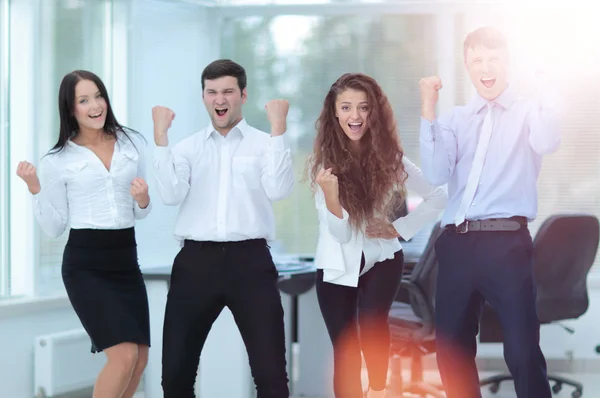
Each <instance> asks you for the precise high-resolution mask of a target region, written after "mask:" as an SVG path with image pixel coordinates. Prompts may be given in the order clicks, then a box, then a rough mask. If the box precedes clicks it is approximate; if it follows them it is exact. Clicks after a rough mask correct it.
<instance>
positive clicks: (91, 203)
mask: <svg viewBox="0 0 600 398" xmlns="http://www.w3.org/2000/svg"><path fill="white" fill-rule="evenodd" d="M128 136H129V137H130V139H129V138H127V137H126V136H125V135H124V134H123V133H118V135H117V142H116V143H115V149H114V153H113V157H112V161H111V164H110V169H109V170H108V169H107V168H106V166H104V163H102V161H101V160H100V158H99V157H98V156H97V155H96V154H95V153H94V152H93V151H92V150H90V149H89V148H86V147H84V146H80V145H77V144H75V143H74V142H72V141H71V140H69V141H67V142H66V144H65V147H64V149H63V150H62V151H60V152H51V153H49V154H47V155H45V156H44V157H43V158H42V160H41V162H40V166H39V179H40V186H41V190H40V192H38V193H37V194H36V195H32V196H33V210H34V214H35V217H36V219H37V220H38V222H39V223H40V225H41V227H42V229H43V230H44V231H45V232H46V233H47V234H48V235H50V236H52V237H58V236H60V235H61V234H62V233H63V232H64V231H65V229H66V228H67V226H68V225H70V227H71V228H74V229H84V228H87V229H123V228H130V227H133V226H134V224H135V220H136V219H141V218H144V217H146V216H147V215H148V213H149V212H150V210H151V208H152V205H151V204H148V206H147V207H146V208H144V209H141V208H140V207H139V206H138V204H137V202H136V201H135V200H134V199H133V197H132V196H131V193H130V189H131V183H132V182H133V180H134V179H135V178H136V177H140V178H144V179H145V165H144V145H145V141H143V139H142V137H141V136H140V135H138V134H137V133H133V132H131V133H128Z"/></svg>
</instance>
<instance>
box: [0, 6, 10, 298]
mask: <svg viewBox="0 0 600 398" xmlns="http://www.w3.org/2000/svg"><path fill="white" fill-rule="evenodd" d="M9 31H10V3H9V0H0V52H1V54H0V161H1V162H2V166H1V167H0V219H1V220H3V222H2V223H0V298H1V297H6V296H8V295H10V261H9V259H10V233H9V229H10V207H9V206H10V201H9V200H8V198H9V192H10V191H9V170H10V153H9V152H10V151H9V148H10V136H9V126H10V119H9V114H10V101H9V97H10V81H9V76H10V75H9V73H10V68H9V65H10V40H9Z"/></svg>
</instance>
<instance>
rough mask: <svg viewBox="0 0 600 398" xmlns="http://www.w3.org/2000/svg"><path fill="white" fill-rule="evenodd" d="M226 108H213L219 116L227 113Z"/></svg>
mask: <svg viewBox="0 0 600 398" xmlns="http://www.w3.org/2000/svg"><path fill="white" fill-rule="evenodd" d="M227 110H228V109H227V108H215V112H217V115H218V116H219V117H222V116H225V114H226V113H227Z"/></svg>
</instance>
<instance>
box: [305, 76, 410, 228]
mask: <svg viewBox="0 0 600 398" xmlns="http://www.w3.org/2000/svg"><path fill="white" fill-rule="evenodd" d="M348 89H353V90H357V91H362V92H364V93H366V95H367V102H368V109H369V114H368V117H367V126H366V131H365V134H364V135H363V137H362V138H361V139H360V141H359V145H358V148H357V146H354V148H353V146H352V141H351V140H350V139H349V138H348V137H347V136H346V134H345V133H344V131H343V130H342V127H341V126H340V123H339V121H338V118H337V117H336V100H337V97H338V95H340V94H341V93H343V92H344V91H346V90H348ZM316 129H317V137H316V139H315V143H314V149H313V154H312V156H311V157H310V158H309V160H308V165H307V171H308V173H309V174H310V180H311V188H312V190H313V192H314V191H315V188H316V185H315V184H316V181H315V180H316V177H317V174H318V173H319V171H320V170H321V168H323V167H325V168H332V173H333V174H334V175H336V176H337V178H338V184H339V196H340V203H341V205H342V206H343V207H344V209H346V210H347V211H348V214H349V221H350V224H351V225H352V226H353V227H355V228H360V227H361V226H362V225H364V224H365V223H367V222H368V221H369V220H370V219H372V218H374V217H385V218H390V217H391V216H392V215H393V214H394V213H395V211H396V210H397V208H398V207H399V206H401V204H402V203H403V202H404V199H405V196H406V192H405V189H404V181H405V180H406V177H407V175H406V171H405V170H404V165H403V163H402V157H403V156H404V152H403V150H402V146H401V145H400V139H399V137H398V132H397V125H396V120H395V119H394V114H393V111H392V107H391V105H390V103H389V101H388V98H387V96H386V95H385V94H384V93H383V90H382V89H381V87H380V86H379V84H378V83H377V82H376V81H375V79H373V78H371V77H369V76H367V75H364V74H362V73H346V74H344V75H342V76H341V77H340V78H339V79H338V80H337V81H336V82H335V83H333V85H332V86H331V88H330V89H329V92H328V93H327V96H326V97H325V102H324V104H323V109H322V111H321V115H320V116H319V118H318V119H317V122H316Z"/></svg>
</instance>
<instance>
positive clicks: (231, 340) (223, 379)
mask: <svg viewBox="0 0 600 398" xmlns="http://www.w3.org/2000/svg"><path fill="white" fill-rule="evenodd" d="M303 260H304V261H303ZM274 262H275V264H276V266H277V270H278V271H279V275H280V276H279V287H280V289H281V291H282V292H283V293H285V294H282V295H281V296H282V297H281V301H282V305H283V308H284V317H285V329H286V330H285V334H286V343H287V347H286V356H287V358H286V360H287V363H288V375H290V379H291V370H292V365H293V361H292V355H291V353H292V344H293V343H294V342H296V341H297V340H298V337H297V336H298V332H297V329H298V296H299V295H301V294H302V293H304V292H306V291H308V290H310V289H311V288H312V286H313V285H314V283H315V272H316V269H315V267H314V264H313V262H312V259H310V258H306V259H302V258H298V257H292V256H286V257H275V256H274ZM171 269H172V267H171V266H166V267H155V268H146V269H142V273H143V275H144V280H145V282H146V289H147V290H148V304H149V307H150V337H151V345H152V347H151V348H150V353H149V358H148V365H147V367H146V371H145V372H144V397H145V398H159V397H162V396H163V392H162V387H161V373H162V372H161V358H162V328H163V321H164V316H165V305H166V302H167V293H168V290H169V281H170V277H171ZM195 389H196V396H198V397H199V398H212V397H230V398H250V397H253V396H254V391H255V387H254V382H253V380H252V376H251V374H250V366H249V365H248V355H247V353H246V348H245V346H244V343H243V341H242V338H241V336H240V334H239V331H238V329H237V326H236V324H235V321H234V320H233V316H232V315H231V312H230V311H229V310H228V309H227V308H225V309H224V310H223V312H222V313H221V315H219V317H218V318H217V320H216V321H215V323H214V324H213V327H212V328H211V331H210V333H209V335H208V338H207V340H206V344H205V346H204V349H203V350H202V356H201V358H200V366H199V370H198V376H197V378H196V387H195Z"/></svg>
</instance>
